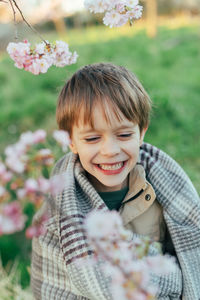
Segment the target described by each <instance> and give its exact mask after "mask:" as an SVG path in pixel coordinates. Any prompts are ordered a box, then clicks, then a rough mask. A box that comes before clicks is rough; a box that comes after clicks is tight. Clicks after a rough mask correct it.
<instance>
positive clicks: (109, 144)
mask: <svg viewBox="0 0 200 300" xmlns="http://www.w3.org/2000/svg"><path fill="white" fill-rule="evenodd" d="M119 153H120V146H119V144H118V143H117V141H116V140H114V139H111V138H108V139H106V140H104V141H102V144H101V155H104V156H115V155H117V154H119Z"/></svg>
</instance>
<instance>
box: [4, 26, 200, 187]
mask: <svg viewBox="0 0 200 300" xmlns="http://www.w3.org/2000/svg"><path fill="white" fill-rule="evenodd" d="M45 37H46V38H49V39H50V40H52V39H56V38H58V37H56V35H55V33H53V34H50V35H47V36H45ZM34 39H35V37H34ZM65 40H66V41H68V42H69V44H70V47H71V49H72V50H77V52H78V53H79V59H78V63H77V64H76V65H72V66H70V67H66V68H63V69H61V68H55V67H53V68H51V69H50V70H49V72H48V73H46V74H43V75H40V76H34V75H32V74H29V73H27V72H24V71H22V70H18V69H16V68H15V67H14V66H13V62H12V61H11V60H10V59H9V58H8V57H7V56H6V55H4V56H3V57H2V59H1V62H0V90H1V93H0V144H1V146H0V150H1V151H3V148H4V147H5V146H6V145H7V144H9V143H11V142H15V141H16V139H17V136H19V134H20V133H21V132H23V131H25V130H34V129H37V128H46V129H48V130H51V129H53V128H55V127H56V122H55V108H56V101H57V95H58V92H59V90H60V88H61V86H62V85H63V83H64V82H65V80H66V79H67V78H69V76H70V75H71V74H72V73H73V72H74V71H76V70H77V69H78V68H79V67H80V66H82V65H85V64H89V63H94V62H101V61H107V62H108V61H111V62H113V63H116V64H120V65H124V66H126V67H128V68H129V69H130V70H132V71H133V72H135V73H136V75H137V76H138V77H139V79H140V80H141V82H142V83H143V85H144V86H145V88H146V89H147V91H148V93H149V94H150V96H151V98H152V100H153V102H154V104H155V108H154V114H153V117H152V122H151V125H150V128H149V130H148V133H147V135H146V141H148V142H150V143H153V144H155V145H156V146H158V147H160V148H162V149H163V150H165V151H166V152H167V153H169V154H170V155H171V156H172V157H173V158H175V159H176V160H177V161H178V162H179V163H180V164H181V166H182V167H183V168H184V169H185V170H186V172H187V173H188V175H189V176H190V177H191V179H192V181H193V183H194V185H195V186H196V188H197V190H198V191H199V192H200V180H199V179H200V175H199V174H200V156H199V149H200V133H199V131H200V130H199V129H200V118H199V111H200V101H199V94H200V85H199V82H200V72H199V65H200V48H199V41H200V34H199V28H198V27H197V26H196V27H195V26H194V27H188V28H180V29H175V30H170V29H167V28H164V27H163V28H159V32H158V36H157V38H156V39H149V38H148V37H147V36H146V34H145V32H144V31H143V30H138V29H137V30H134V27H133V28H128V27H124V28H122V29H108V28H105V27H98V28H89V29H82V30H72V31H69V32H68V34H67V36H66V37H65Z"/></svg>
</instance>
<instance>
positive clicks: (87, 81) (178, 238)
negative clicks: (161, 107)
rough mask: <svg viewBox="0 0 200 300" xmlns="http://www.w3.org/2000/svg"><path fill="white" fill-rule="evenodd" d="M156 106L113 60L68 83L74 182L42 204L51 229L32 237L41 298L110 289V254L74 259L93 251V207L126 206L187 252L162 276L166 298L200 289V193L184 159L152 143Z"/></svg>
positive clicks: (63, 114)
mask: <svg viewBox="0 0 200 300" xmlns="http://www.w3.org/2000/svg"><path fill="white" fill-rule="evenodd" d="M150 110H151V100H150V98H149V96H148V95H147V93H146V91H145V90H144V88H143V87H142V85H141V84H140V82H139V81H138V79H137V78H136V77H135V76H134V75H133V74H132V73H131V72H129V71H128V70H126V69H125V68H123V67H118V66H115V65H112V64H109V63H102V64H94V65H88V66H85V67H83V68H82V69H80V70H79V71H77V72H76V73H75V74H74V75H73V76H72V77H71V79H69V80H68V82H67V83H66V84H65V86H64V87H63V89H62V91H61V93H60V96H59V100H58V106H57V122H58V125H59V128H60V129H63V130H66V131H68V132H69V134H70V137H71V144H70V148H71V153H68V154H67V155H65V156H64V157H63V158H62V159H61V160H60V161H59V162H58V163H57V164H56V166H55V168H54V174H60V173H65V175H66V184H67V186H66V188H65V190H64V191H63V193H60V194H59V195H57V196H56V197H55V198H51V199H50V200H49V202H47V203H46V204H45V206H44V207H43V209H48V211H49V214H50V219H49V221H48V224H47V233H46V234H45V235H44V236H40V237H39V238H34V240H33V256H32V288H33V292H34V295H35V298H36V299H91V300H101V299H102V300H105V299H111V295H110V292H109V281H110V279H109V278H106V277H104V275H103V274H102V272H101V269H100V264H101V263H100V262H98V264H97V265H95V266H90V265H87V266H84V267H82V268H78V267H77V263H75V262H74V260H75V259H76V260H77V259H78V258H81V257H87V256H90V255H92V250H91V248H90V245H88V243H87V238H86V236H85V232H84V230H83V219H84V217H85V215H86V214H87V213H88V212H89V211H91V210H92V209H101V210H102V211H106V210H108V209H115V210H117V211H119V213H120V215H121V217H122V219H123V223H124V226H125V227H126V228H128V229H130V230H131V231H132V232H133V234H140V235H147V236H149V237H151V238H152V239H153V240H155V241H157V242H159V243H160V244H161V246H162V249H163V253H169V254H170V255H173V256H174V257H176V258H177V259H178V264H177V265H176V270H175V271H174V272H173V273H170V274H168V275H163V276H153V278H152V280H153V281H154V282H155V283H157V284H158V286H159V291H158V294H157V298H158V299H163V300H164V299H165V300H167V299H184V300H199V299H200V287H199V286H200V285H199V283H200V201H199V197H198V195H197V193H196V191H195V189H194V187H193V185H192V184H191V182H190V180H189V179H188V177H187V176H186V175H185V173H184V172H183V170H182V169H181V168H180V167H179V166H178V165H177V163H176V162H174V161H173V160H172V159H171V158H170V157H169V156H167V155H166V154H165V153H164V152H162V151H161V150H159V149H157V148H156V147H153V146H151V145H149V144H146V143H143V139H144V135H145V132H146V130H147V128H148V124H149V115H150ZM152 249H153V248H152ZM153 251H154V254H156V249H153Z"/></svg>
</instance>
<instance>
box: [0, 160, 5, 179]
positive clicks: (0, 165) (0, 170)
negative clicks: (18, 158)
mask: <svg viewBox="0 0 200 300" xmlns="http://www.w3.org/2000/svg"><path fill="white" fill-rule="evenodd" d="M5 172H6V166H5V165H4V163H2V162H1V161H0V176H1V175H3V174H4V173H5Z"/></svg>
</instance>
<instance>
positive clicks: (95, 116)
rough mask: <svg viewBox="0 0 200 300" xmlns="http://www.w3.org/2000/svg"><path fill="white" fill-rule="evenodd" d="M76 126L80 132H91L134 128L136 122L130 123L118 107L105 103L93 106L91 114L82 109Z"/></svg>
mask: <svg viewBox="0 0 200 300" xmlns="http://www.w3.org/2000/svg"><path fill="white" fill-rule="evenodd" d="M74 125H75V127H76V128H77V129H79V131H91V130H106V129H117V128H122V127H124V128H125V127H133V126H134V122H133V121H129V120H128V119H127V118H126V117H125V116H124V115H123V113H122V112H121V111H120V110H119V108H118V107H117V106H116V105H115V106H113V105H111V104H110V103H107V102H104V105H101V104H100V103H96V104H95V105H93V108H92V111H91V113H90V114H88V111H87V110H85V109H84V108H83V107H82V108H81V109H80V112H79V118H78V120H77V122H76V124H74ZM73 127H74V126H73Z"/></svg>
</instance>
